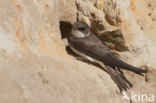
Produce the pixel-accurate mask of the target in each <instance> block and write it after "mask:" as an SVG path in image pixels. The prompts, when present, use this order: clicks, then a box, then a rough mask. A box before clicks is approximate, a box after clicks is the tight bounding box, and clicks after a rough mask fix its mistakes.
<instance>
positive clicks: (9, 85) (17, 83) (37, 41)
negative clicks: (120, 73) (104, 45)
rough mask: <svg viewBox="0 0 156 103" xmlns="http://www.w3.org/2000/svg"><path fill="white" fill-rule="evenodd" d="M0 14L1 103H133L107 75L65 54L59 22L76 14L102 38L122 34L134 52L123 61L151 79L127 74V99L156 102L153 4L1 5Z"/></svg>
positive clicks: (69, 0)
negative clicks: (135, 96) (136, 96)
mask: <svg viewBox="0 0 156 103" xmlns="http://www.w3.org/2000/svg"><path fill="white" fill-rule="evenodd" d="M75 3H76V4H75ZM76 5H77V7H76ZM0 8H1V9H0V103H1V102H2V103H104V102H106V103H113V102H114V101H115V102H116V103H129V101H128V100H121V97H122V95H121V94H120V93H119V90H118V88H117V87H116V85H115V84H114V82H113V81H112V80H111V78H110V77H109V75H108V74H107V73H105V72H104V71H103V70H101V69H99V68H98V67H95V66H93V65H91V64H87V63H83V62H80V61H77V60H75V59H74V58H73V57H71V56H70V55H68V54H67V53H66V49H65V46H64V42H63V41H62V39H61V34H60V28H59V27H60V21H65V22H69V23H73V22H74V21H76V19H77V9H78V19H79V20H83V21H85V22H87V23H88V24H90V25H91V27H92V30H93V31H94V32H96V33H97V35H100V36H101V35H105V34H108V32H114V31H116V30H120V31H121V32H122V33H120V35H121V34H122V36H123V37H122V36H120V37H122V38H121V39H123V40H121V42H119V43H121V44H122V45H124V46H126V47H128V49H129V50H128V51H124V52H118V53H119V54H120V56H121V58H122V59H124V60H126V61H127V62H129V63H131V64H133V65H136V66H146V67H147V68H149V70H150V72H149V73H148V75H147V76H146V78H145V77H142V76H139V75H136V74H134V73H131V72H127V71H124V72H125V74H126V76H127V77H128V79H129V80H130V81H132V83H133V84H134V87H133V88H132V89H130V90H129V91H128V94H129V95H130V93H131V91H134V92H136V93H137V92H138V91H139V92H140V93H147V94H149V93H152V94H154V95H155V96H156V83H155V80H156V78H155V77H156V71H155V67H156V54H155V52H156V46H155V45H156V43H155V40H156V36H155V35H154V34H155V32H156V26H155V24H156V18H155V17H156V2H155V1H154V0H143V1H135V2H134V1H133V0H124V1H123V0H112V1H110V0H90V1H89V0H76V1H74V0H39V1H38V0H22V1H20V0H0ZM112 37H113V36H112ZM108 39H109V37H108ZM111 40H115V38H113V39H111ZM111 40H109V41H111ZM117 43H118V42H117ZM123 43H124V44H123ZM115 49H116V48H115ZM145 79H146V80H147V82H145ZM138 81H139V82H138ZM140 81H141V82H140ZM147 103H148V102H147Z"/></svg>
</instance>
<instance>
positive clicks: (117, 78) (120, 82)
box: [107, 66, 133, 92]
mask: <svg viewBox="0 0 156 103" xmlns="http://www.w3.org/2000/svg"><path fill="white" fill-rule="evenodd" d="M107 72H108V74H109V75H110V77H111V78H112V80H113V81H114V82H115V83H116V85H117V87H118V88H119V89H120V92H122V91H123V90H125V91H127V89H129V88H131V87H132V86H133V85H132V84H131V83H129V81H128V80H125V79H124V78H123V76H121V75H120V73H118V72H117V71H116V70H115V69H114V68H111V67H109V66H107Z"/></svg>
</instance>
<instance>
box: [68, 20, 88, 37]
mask: <svg viewBox="0 0 156 103" xmlns="http://www.w3.org/2000/svg"><path fill="white" fill-rule="evenodd" d="M71 34H72V35H73V36H75V37H78V38H84V37H87V36H89V35H90V29H89V26H88V24H86V23H84V22H82V21H76V22H75V23H74V24H73V26H72V33H71Z"/></svg>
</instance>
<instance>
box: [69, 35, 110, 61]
mask: <svg viewBox="0 0 156 103" xmlns="http://www.w3.org/2000/svg"><path fill="white" fill-rule="evenodd" d="M68 41H69V44H70V45H72V47H74V48H75V49H76V50H78V51H80V52H82V53H84V54H85V55H87V56H90V57H92V58H94V59H97V60H100V61H102V59H103V58H104V56H105V55H107V54H108V53H111V52H110V50H109V48H108V47H106V46H105V45H103V44H102V42H101V41H100V40H99V39H98V38H97V37H96V36H94V35H90V36H88V37H86V38H76V37H74V36H70V37H69V38H68Z"/></svg>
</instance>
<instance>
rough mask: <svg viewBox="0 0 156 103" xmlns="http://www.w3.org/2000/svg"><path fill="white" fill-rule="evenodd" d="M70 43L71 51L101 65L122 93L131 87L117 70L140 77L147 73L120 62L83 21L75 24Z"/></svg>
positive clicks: (69, 39) (69, 38)
mask: <svg viewBox="0 0 156 103" xmlns="http://www.w3.org/2000/svg"><path fill="white" fill-rule="evenodd" d="M68 42H69V46H70V48H71V50H72V51H73V52H75V53H76V54H77V55H79V56H81V57H83V58H85V59H87V60H89V61H90V62H94V63H98V64H99V65H101V66H102V67H103V68H104V69H105V71H106V72H107V73H108V74H109V75H110V77H111V78H112V79H113V81H114V82H115V83H116V84H117V86H118V88H119V89H120V91H123V90H127V89H128V88H130V87H129V86H128V84H127V80H124V79H123V78H122V76H121V74H120V73H119V72H118V71H117V69H116V68H122V69H126V70H130V71H132V72H135V73H137V74H140V75H142V73H146V72H147V71H146V70H143V69H140V68H137V67H134V66H132V65H129V64H127V63H125V62H124V61H122V60H120V59H119V58H118V57H117V56H115V55H114V54H113V53H112V52H111V50H110V49H109V48H108V47H107V46H105V45H104V44H103V43H102V42H101V41H100V40H99V39H98V38H97V37H96V36H95V34H94V33H92V32H91V31H90V27H89V26H88V24H86V23H84V22H82V21H77V22H75V23H74V24H73V26H72V30H71V35H70V36H69V37H68Z"/></svg>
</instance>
